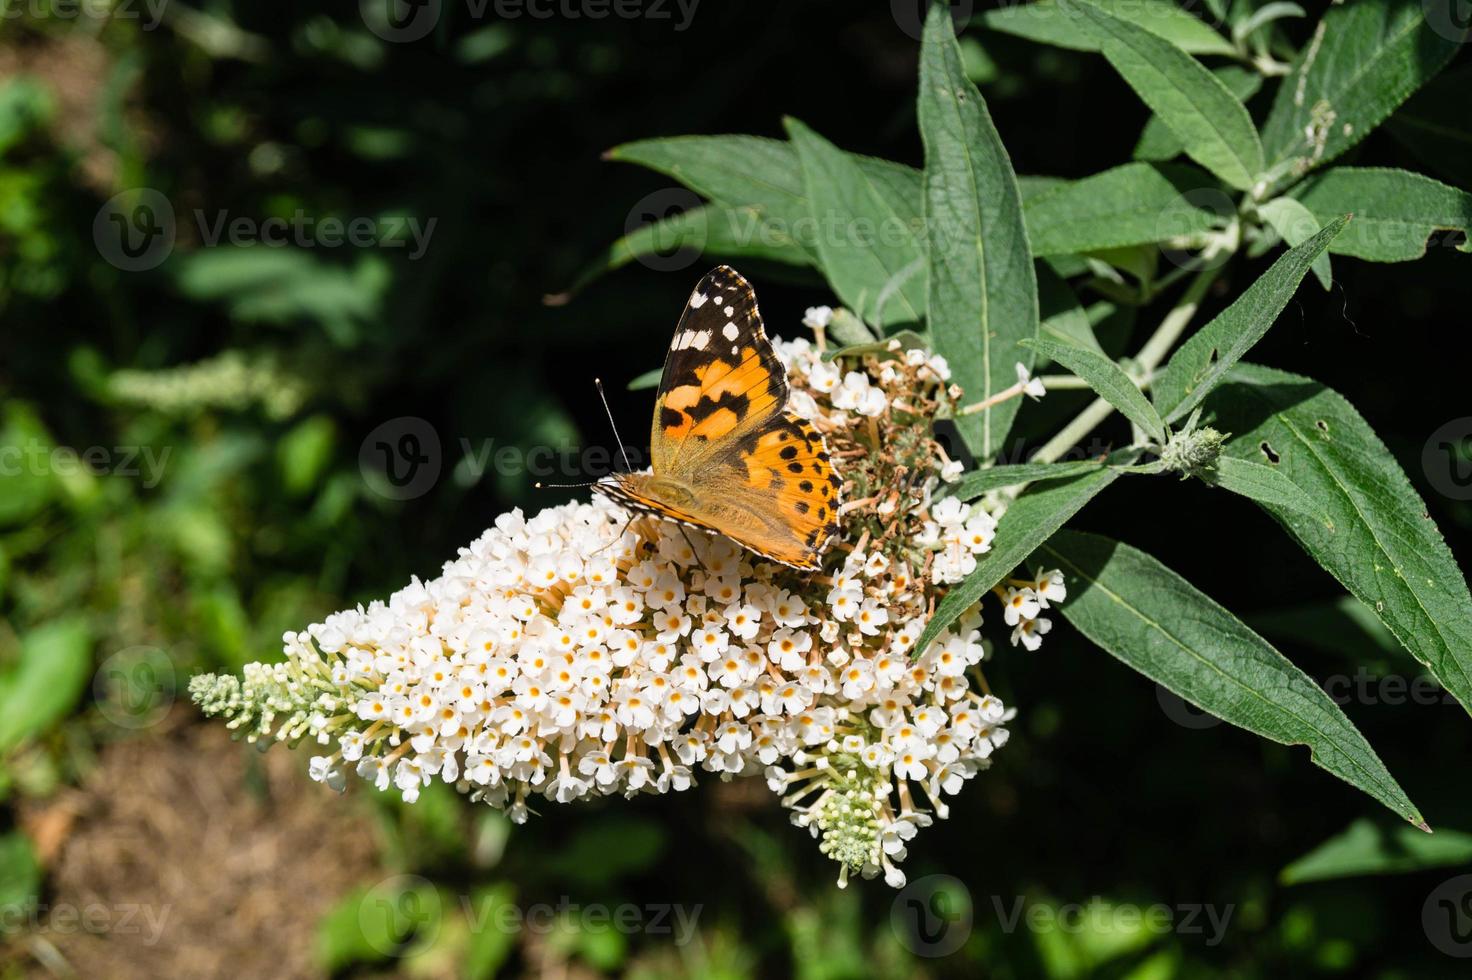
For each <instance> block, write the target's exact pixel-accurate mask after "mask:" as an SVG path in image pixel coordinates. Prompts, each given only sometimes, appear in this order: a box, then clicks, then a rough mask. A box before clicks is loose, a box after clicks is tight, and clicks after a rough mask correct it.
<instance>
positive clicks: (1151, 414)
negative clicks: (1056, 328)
mask: <svg viewBox="0 0 1472 980" xmlns="http://www.w3.org/2000/svg"><path fill="white" fill-rule="evenodd" d="M1025 343H1026V344H1027V345H1028V346H1029V347H1033V348H1035V349H1036V350H1037V351H1038V352H1039V353H1041V354H1046V355H1047V356H1048V357H1050V358H1052V359H1053V360H1055V361H1057V362H1058V363H1059V364H1062V365H1063V366H1064V367H1066V368H1068V370H1070V371H1072V372H1073V373H1074V374H1076V375H1078V376H1079V377H1080V378H1083V379H1084V380H1085V381H1087V382H1088V383H1089V387H1090V388H1093V389H1094V391H1096V392H1098V394H1099V395H1100V397H1102V398H1103V399H1104V400H1105V401H1107V402H1109V404H1111V405H1113V406H1114V407H1115V408H1117V409H1119V410H1120V411H1121V412H1122V413H1124V417H1125V418H1127V419H1129V420H1130V421H1131V422H1133V423H1135V424H1136V425H1138V426H1139V427H1140V428H1141V429H1144V430H1145V434H1146V435H1148V436H1149V437H1150V438H1151V439H1154V440H1155V441H1156V442H1157V443H1164V442H1165V423H1164V422H1162V421H1161V419H1160V415H1159V414H1158V413H1157V412H1156V411H1155V406H1154V405H1151V404H1150V400H1149V399H1148V398H1146V397H1145V395H1144V393H1143V392H1142V391H1140V388H1139V386H1138V385H1136V384H1135V382H1134V381H1132V380H1131V379H1130V376H1129V375H1128V374H1125V372H1124V368H1122V367H1120V366H1119V365H1118V364H1115V363H1114V362H1113V361H1111V360H1110V359H1109V358H1107V357H1105V356H1104V355H1103V354H1099V353H1096V352H1094V351H1091V350H1089V349H1088V348H1086V347H1075V346H1073V345H1072V344H1064V343H1059V342H1058V341H1056V340H1053V339H1051V338H1048V337H1038V338H1037V339H1035V340H1029V341H1025Z"/></svg>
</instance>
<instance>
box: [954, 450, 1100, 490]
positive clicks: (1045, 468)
mask: <svg viewBox="0 0 1472 980" xmlns="http://www.w3.org/2000/svg"><path fill="white" fill-rule="evenodd" d="M1103 466H1104V464H1103V463H1102V462H1101V461H1099V460H1094V459H1080V460H1074V461H1072V462H1067V463H1013V464H1011V465H1009V466H989V467H987V468H986V469H984V470H972V471H971V472H970V473H966V474H963V475H962V476H961V478H960V479H959V480H957V481H956V482H955V483H953V484H952V485H951V486H950V487H947V488H943V492H944V493H945V495H946V496H947V497H958V498H960V499H961V500H975V499H976V498H977V497H980V496H981V495H982V494H984V493H986V492H987V491H988V490H996V489H999V488H1001V487H1015V486H1020V485H1021V484H1024V483H1041V482H1043V481H1045V480H1063V479H1067V478H1068V477H1070V476H1078V475H1079V474H1080V473H1090V472H1093V471H1094V470H1097V469H1100V468H1102V467H1103Z"/></svg>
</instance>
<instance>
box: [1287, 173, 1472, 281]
mask: <svg viewBox="0 0 1472 980" xmlns="http://www.w3.org/2000/svg"><path fill="white" fill-rule="evenodd" d="M1294 190H1295V196H1296V197H1297V198H1298V200H1299V201H1301V202H1302V203H1303V206H1304V207H1306V208H1307V209H1308V210H1309V211H1310V212H1312V213H1313V214H1314V215H1315V216H1317V217H1318V218H1319V219H1320V220H1321V221H1322V220H1324V219H1325V218H1326V216H1328V215H1333V214H1345V213H1346V212H1353V213H1354V221H1352V222H1350V225H1349V227H1348V228H1346V229H1345V230H1344V234H1343V235H1340V236H1339V237H1338V238H1336V239H1334V241H1333V242H1331V243H1330V245H1329V251H1331V252H1335V253H1337V254H1339V255H1352V256H1354V257H1355V258H1357V259H1367V260H1369V261H1371V262H1405V261H1408V260H1410V259H1419V258H1420V257H1421V256H1423V255H1425V254H1426V240H1427V239H1428V238H1429V237H1430V236H1431V235H1432V233H1434V232H1436V231H1442V230H1449V231H1459V232H1461V233H1462V234H1463V236H1464V237H1463V239H1462V244H1461V246H1460V250H1461V251H1464V252H1465V251H1468V250H1469V248H1472V244H1469V240H1468V239H1467V238H1466V237H1465V236H1466V235H1467V233H1468V232H1472V194H1469V193H1467V192H1466V191H1462V190H1458V189H1457V188H1455V187H1450V186H1448V185H1446V184H1443V183H1441V182H1440V181H1435V180H1432V179H1431V178H1430V177H1423V176H1422V175H1421V174H1416V173H1411V172H1410V171H1408V170H1395V169H1392V168H1389V167H1383V168H1382V167H1333V168H1331V169H1329V170H1326V171H1324V173H1322V174H1320V175H1319V176H1317V177H1314V178H1311V179H1310V180H1309V181H1307V182H1306V183H1305V184H1304V185H1303V189H1302V190H1299V189H1297V188H1295V189H1294Z"/></svg>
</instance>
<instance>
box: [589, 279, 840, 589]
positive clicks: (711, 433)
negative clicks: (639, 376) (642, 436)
mask: <svg viewBox="0 0 1472 980" xmlns="http://www.w3.org/2000/svg"><path fill="white" fill-rule="evenodd" d="M787 395H788V387H787V372H786V370H785V369H784V368H783V367H782V362H781V361H780V360H778V358H777V354H776V352H775V351H774V350H773V349H772V345H771V342H770V341H769V340H768V339H767V336H766V331H765V330H764V329H763V327H762V320H761V314H760V312H759V311H758V309H757V305H756V294H755V293H754V292H753V290H752V288H751V285H750V283H748V282H747V281H746V280H745V279H744V278H743V277H742V276H741V275H740V273H738V272H736V271H735V270H734V269H731V268H730V267H728V266H719V267H717V268H716V269H713V270H712V271H711V272H709V273H707V274H706V276H705V277H704V278H702V279H701V280H700V283H699V284H698V285H696V287H695V291H694V292H693V293H691V295H690V300H689V302H688V303H687V304H686V306H685V312H684V314H683V315H682V316H681V317H680V323H679V326H678V327H677V328H676V330H675V337H674V341H673V343H672V344H671V345H670V352H669V355H668V357H667V358H666V359H665V367H664V374H663V377H662V379H661V381H660V386H659V397H658V398H657V399H656V401H655V409H654V424H653V429H652V432H651V436H650V448H651V457H652V462H653V467H652V472H649V473H618V474H614V475H613V476H611V477H609V478H607V479H605V480H603V481H600V482H599V483H598V484H597V485H596V489H597V490H599V491H600V492H602V493H604V494H606V495H607V496H609V497H612V498H613V499H615V500H618V501H620V502H621V503H623V504H625V505H626V506H629V507H631V508H633V509H636V510H640V511H643V512H646V513H652V514H656V515H658V516H660V517H664V518H667V519H670V520H676V521H681V522H683V523H685V524H689V525H692V526H694V527H698V528H702V529H706V530H711V531H716V532H719V533H721V534H724V535H726V536H727V537H730V538H731V539H733V540H735V541H737V542H738V543H740V544H742V545H744V546H745V547H747V548H749V549H750V550H752V551H755V552H757V553H758V554H761V555H764V556H766V557H768V558H771V559H773V560H775V561H779V562H782V563H784V564H788V565H792V566H794V567H796V568H804V569H816V568H818V567H820V565H821V557H822V554H823V551H824V550H825V549H826V548H827V546H828V543H829V542H830V541H831V540H832V538H833V536H834V535H835V534H837V532H838V502H839V490H840V488H841V486H842V481H841V480H840V479H839V477H838V475H837V474H836V473H835V472H834V471H833V465H832V462H831V460H830V459H829V456H828V448H827V445H826V444H825V443H824V441H823V437H822V435H821V434H820V433H819V432H818V431H817V430H816V429H814V428H813V426H812V425H811V424H809V423H808V422H806V421H804V420H803V419H801V418H799V417H798V416H796V415H793V414H791V413H789V412H787V411H785V408H786V403H787Z"/></svg>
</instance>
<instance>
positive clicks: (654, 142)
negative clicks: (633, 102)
mask: <svg viewBox="0 0 1472 980" xmlns="http://www.w3.org/2000/svg"><path fill="white" fill-rule="evenodd" d="M604 157H605V158H606V159H609V160H620V161H623V162H626V163H636V164H639V165H641V166H644V167H648V168H649V169H651V170H656V171H658V172H659V173H662V174H664V175H666V176H668V177H673V178H674V179H675V180H678V181H679V182H680V183H682V184H684V185H685V186H686V187H688V188H690V189H691V190H693V191H695V192H696V193H697V194H699V195H701V196H702V197H706V198H709V199H710V200H712V201H714V202H716V203H717V204H720V205H722V206H724V207H726V208H731V209H737V208H745V209H747V213H748V214H755V215H757V216H759V220H760V221H761V226H760V227H759V229H758V231H759V232H760V233H761V234H772V235H779V236H782V237H784V238H795V237H796V235H795V231H796V229H797V228H798V221H799V220H800V219H801V218H803V217H804V216H806V215H807V213H808V202H807V198H806V197H805V196H804V195H803V185H802V169H801V167H800V166H799V164H798V162H797V155H796V154H795V153H794V152H793V149H792V147H791V146H789V145H788V144H786V143H783V142H781V141H780V140H773V139H764V138H762V137H758V136H674V137H665V138H661V139H650V140H639V141H637V142H634V143H625V144H623V145H621V146H616V147H614V148H613V149H611V150H609V151H608V152H607V153H605V154H604ZM800 244H801V247H803V249H804V250H805V251H808V252H809V253H810V254H813V255H816V252H813V250H812V249H811V247H810V244H811V243H800Z"/></svg>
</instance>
